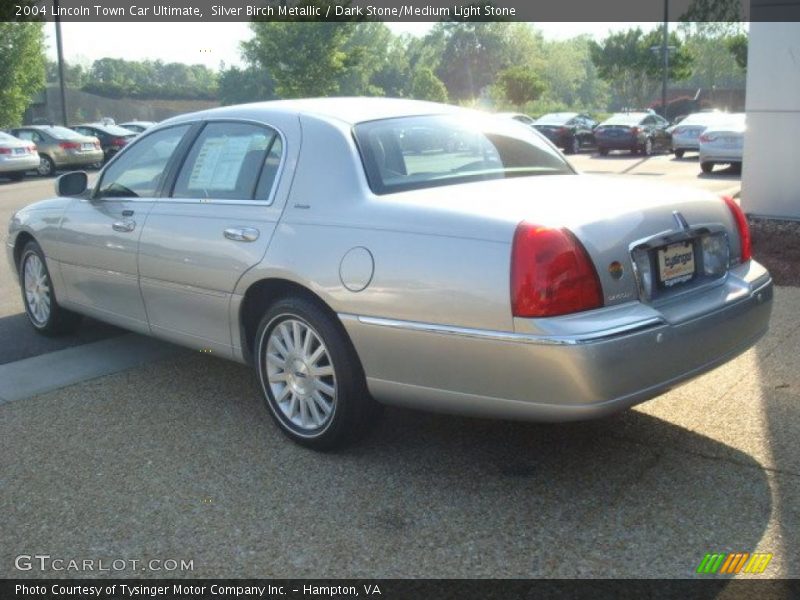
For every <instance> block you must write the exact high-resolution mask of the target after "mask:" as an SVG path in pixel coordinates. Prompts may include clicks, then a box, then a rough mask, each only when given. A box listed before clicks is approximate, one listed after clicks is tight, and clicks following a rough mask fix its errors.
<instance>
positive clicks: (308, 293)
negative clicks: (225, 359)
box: [238, 277, 358, 364]
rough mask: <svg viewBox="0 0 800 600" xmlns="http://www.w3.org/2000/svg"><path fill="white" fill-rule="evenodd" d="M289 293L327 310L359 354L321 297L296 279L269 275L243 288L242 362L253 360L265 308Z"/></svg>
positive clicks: (240, 309)
mask: <svg viewBox="0 0 800 600" xmlns="http://www.w3.org/2000/svg"><path fill="white" fill-rule="evenodd" d="M292 296H295V297H300V298H304V299H305V300H308V301H309V302H312V303H313V304H315V305H317V306H318V307H319V308H320V309H321V310H323V311H324V312H326V313H327V314H328V316H329V317H331V319H332V320H333V321H334V322H335V323H337V324H338V325H339V328H340V331H341V333H342V335H343V336H344V338H345V340H346V343H347V344H349V345H350V347H351V349H353V352H354V353H355V355H356V356H358V353H356V352H355V348H354V347H353V343H352V340H350V336H349V335H348V334H347V331H346V330H345V328H344V325H342V323H341V321H340V320H339V315H338V314H337V313H336V311H335V310H333V308H331V307H330V305H329V304H328V303H327V302H325V300H323V299H322V297H320V296H319V295H318V294H316V293H314V292H313V291H312V290H310V289H309V288H307V287H306V286H304V285H302V284H300V283H297V282H296V281H291V280H289V279H283V278H280V277H269V278H265V279H259V280H258V281H255V282H253V283H252V284H251V285H250V286H249V287H248V288H247V290H246V291H245V293H244V297H243V298H242V302H241V304H240V306H239V315H238V326H239V332H240V336H241V344H242V356H243V358H244V360H245V362H247V363H248V364H252V362H253V353H254V350H255V337H256V332H257V330H258V324H259V322H260V321H261V318H262V316H263V315H264V312H265V311H266V310H267V308H268V307H269V306H270V305H272V304H273V303H274V302H276V301H277V300H280V299H283V298H288V297H292Z"/></svg>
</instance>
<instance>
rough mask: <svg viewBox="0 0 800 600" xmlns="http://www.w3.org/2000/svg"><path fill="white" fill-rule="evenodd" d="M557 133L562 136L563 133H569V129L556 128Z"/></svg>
mask: <svg viewBox="0 0 800 600" xmlns="http://www.w3.org/2000/svg"><path fill="white" fill-rule="evenodd" d="M558 133H560V134H562V135H563V134H565V133H569V127H559V128H558Z"/></svg>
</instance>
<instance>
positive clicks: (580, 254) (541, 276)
mask: <svg viewBox="0 0 800 600" xmlns="http://www.w3.org/2000/svg"><path fill="white" fill-rule="evenodd" d="M600 306H603V293H602V289H601V287H600V280H599V279H598V277H597V271H595V269H594V265H592V261H591V259H590V258H589V255H588V254H587V253H586V250H585V249H584V248H583V246H582V245H581V243H580V242H579V241H578V240H577V238H576V237H575V236H574V235H573V234H572V233H571V232H570V231H568V230H567V229H553V228H550V227H541V226H539V225H532V224H530V223H526V222H524V221H523V222H522V223H520V224H519V225H518V226H517V230H516V232H515V233H514V245H513V247H512V249H511V312H512V314H513V315H514V316H515V317H554V316H557V315H565V314H568V313H574V312H578V311H581V310H589V309H591V308H598V307H600Z"/></svg>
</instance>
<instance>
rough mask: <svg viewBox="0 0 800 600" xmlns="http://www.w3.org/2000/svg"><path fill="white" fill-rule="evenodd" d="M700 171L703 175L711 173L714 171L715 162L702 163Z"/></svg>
mask: <svg viewBox="0 0 800 600" xmlns="http://www.w3.org/2000/svg"><path fill="white" fill-rule="evenodd" d="M700 170H701V171H703V173H711V171H713V170H714V163H713V162H702V163H700Z"/></svg>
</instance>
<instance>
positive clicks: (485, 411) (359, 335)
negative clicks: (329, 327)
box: [340, 265, 772, 421]
mask: <svg viewBox="0 0 800 600" xmlns="http://www.w3.org/2000/svg"><path fill="white" fill-rule="evenodd" d="M758 269H759V270H758V271H751V273H756V272H758V273H760V274H759V275H757V279H758V281H753V282H746V281H743V280H742V279H740V278H739V277H737V276H733V277H729V278H728V279H729V281H727V282H726V283H725V284H724V286H725V287H726V288H727V287H728V286H730V290H727V289H717V290H716V291H715V292H713V293H714V294H716V296H715V297H717V298H728V297H730V298H731V300H730V301H726V302H725V304H724V306H722V307H721V308H718V309H716V310H713V311H711V312H705V313H703V314H701V315H695V316H689V317H688V318H686V319H685V320H681V321H671V320H670V319H669V318H653V317H652V316H651V317H649V318H646V319H642V320H641V321H639V322H636V321H632V322H630V323H628V324H627V325H626V326H625V327H623V328H619V327H616V328H615V329H614V330H608V331H606V332H603V331H593V332H588V331H587V332H586V334H583V335H582V334H577V335H571V336H566V337H563V336H562V337H546V336H537V335H529V334H519V333H509V332H489V331H484V330H468V329H460V328H449V327H441V326H437V325H426V324H422V323H409V322H397V321H391V320H386V319H375V318H371V317H362V316H355V315H340V317H341V319H342V322H343V324H344V326H345V328H346V329H347V331H348V333H349V334H350V337H351V339H352V341H353V343H354V345H355V347H356V350H357V352H358V354H359V356H360V358H361V361H362V364H363V366H364V370H365V373H366V375H367V382H368V386H369V389H370V391H371V393H372V394H373V395H374V396H375V398H376V399H377V400H379V401H382V402H384V403H387V404H398V405H404V406H410V407H414V408H422V409H426V410H434V411H440V412H450V413H458V414H468V415H476V416H482V417H496V418H510V419H521V420H540V421H569V420H580V419H588V418H594V417H599V416H603V415H606V414H609V413H612V412H615V411H618V410H621V409H624V408H627V407H630V406H633V405H635V404H637V403H640V402H643V401H645V400H648V399H650V398H653V397H654V396H657V395H659V394H662V393H664V392H666V391H668V390H669V389H671V388H673V387H675V386H676V385H678V384H680V383H682V382H684V381H686V380H688V379H691V378H693V377H695V376H698V375H700V374H702V373H704V372H706V371H708V370H710V369H712V368H714V367H716V366H718V365H721V364H722V363H724V362H726V361H728V360H730V359H731V358H733V357H734V356H736V355H737V354H739V353H741V352H743V351H745V350H747V349H748V348H750V347H751V346H752V345H753V344H754V343H755V342H756V341H757V340H758V339H759V338H760V337H761V336H763V335H764V333H765V332H766V331H767V327H768V323H769V318H770V313H771V308H772V281H771V279H770V278H769V275H768V274H767V273H766V271H765V270H763V268H761V267H760V265H758ZM636 304H638V303H636ZM601 310H602V309H601ZM596 323H597V320H596V319H595V324H596Z"/></svg>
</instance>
